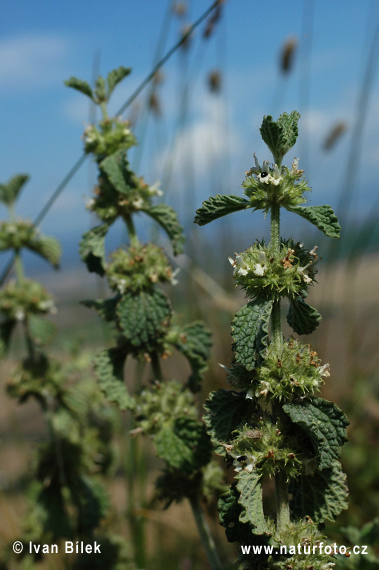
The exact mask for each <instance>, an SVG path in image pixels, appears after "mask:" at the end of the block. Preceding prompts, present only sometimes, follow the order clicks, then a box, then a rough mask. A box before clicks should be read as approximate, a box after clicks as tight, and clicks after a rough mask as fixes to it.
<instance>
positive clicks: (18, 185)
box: [0, 174, 29, 207]
mask: <svg viewBox="0 0 379 570" xmlns="http://www.w3.org/2000/svg"><path fill="white" fill-rule="evenodd" d="M28 180H29V176H28V174H16V176H13V177H12V178H11V179H10V180H8V182H7V183H6V184H0V202H1V203H2V204H5V205H6V206H8V207H10V206H12V205H13V204H14V202H15V201H16V200H17V198H18V196H19V194H20V192H21V190H22V189H23V187H24V185H25V184H26V182H27V181H28Z"/></svg>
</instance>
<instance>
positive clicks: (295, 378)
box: [246, 339, 330, 402]
mask: <svg viewBox="0 0 379 570" xmlns="http://www.w3.org/2000/svg"><path fill="white" fill-rule="evenodd" d="M329 376H330V373H329V364H323V365H321V361H320V359H319V357H318V354H317V352H315V351H314V350H312V348H311V346H310V345H309V344H302V343H300V342H299V341H297V340H293V339H291V340H289V341H287V342H283V345H282V347H281V350H280V353H279V354H278V352H277V351H276V349H275V347H274V346H273V345H272V344H271V345H270V346H269V347H268V349H267V351H266V355H265V359H264V361H263V363H262V366H261V367H260V368H259V369H257V370H256V371H255V372H254V373H253V375H252V386H251V388H250V389H249V390H248V391H247V394H246V397H247V398H262V399H264V400H267V401H269V400H279V401H280V402H282V401H288V400H292V399H294V398H303V397H304V396H306V395H307V394H313V393H314V392H317V391H318V390H319V389H320V387H321V386H322V384H323V383H324V380H325V378H327V377H329Z"/></svg>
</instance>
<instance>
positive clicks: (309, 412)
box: [283, 398, 349, 470]
mask: <svg viewBox="0 0 379 570" xmlns="http://www.w3.org/2000/svg"><path fill="white" fill-rule="evenodd" d="M283 411H284V412H285V413H286V414H288V415H289V417H290V418H291V420H292V421H293V422H294V423H295V424H297V425H299V426H301V427H302V429H303V430H304V431H305V432H306V433H307V435H308V436H309V438H310V440H311V442H312V445H313V447H314V449H315V451H316V453H317V454H318V456H319V459H320V462H319V469H320V470H322V469H327V468H329V467H331V466H332V465H333V464H334V462H335V460H336V459H338V458H339V456H340V451H341V446H342V445H343V444H344V443H345V441H347V434H346V426H347V425H348V424H349V422H348V420H347V418H346V416H345V414H344V413H343V412H342V411H341V410H340V409H339V408H338V407H337V406H336V405H335V404H333V402H329V401H328V400H324V399H323V398H310V399H309V400H303V401H302V402H299V403H292V404H285V405H284V406H283Z"/></svg>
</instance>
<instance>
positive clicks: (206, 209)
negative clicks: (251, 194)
mask: <svg viewBox="0 0 379 570" xmlns="http://www.w3.org/2000/svg"><path fill="white" fill-rule="evenodd" d="M247 208H252V204H251V203H250V202H249V201H248V200H246V199H245V198H242V197H241V196H235V195H233V194H232V195H227V194H223V195H220V194H217V196H212V197H211V198H208V200H205V201H204V202H203V205H202V207H201V208H199V209H198V210H196V216H195V219H194V222H195V224H198V225H199V226H205V225H206V224H209V222H213V220H217V219H218V218H222V216H226V215H227V214H231V213H232V212H238V211H239V210H246V209H247Z"/></svg>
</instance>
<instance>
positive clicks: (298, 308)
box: [287, 297, 321, 334]
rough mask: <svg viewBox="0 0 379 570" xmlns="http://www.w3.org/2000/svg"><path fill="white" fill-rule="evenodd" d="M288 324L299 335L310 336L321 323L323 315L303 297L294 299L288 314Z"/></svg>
mask: <svg viewBox="0 0 379 570" xmlns="http://www.w3.org/2000/svg"><path fill="white" fill-rule="evenodd" d="M287 322H288V324H289V326H290V327H292V328H293V330H294V331H295V333H297V334H310V333H312V332H313V331H314V330H316V328H317V327H318V325H319V324H320V322H321V315H320V313H319V312H318V311H317V309H314V308H313V307H311V306H310V305H308V304H307V303H306V302H305V301H304V300H303V299H302V298H301V297H298V298H292V299H291V301H290V308H289V310H288V314H287Z"/></svg>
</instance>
